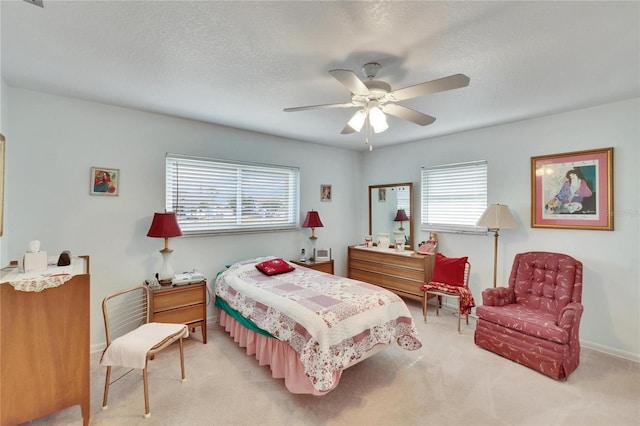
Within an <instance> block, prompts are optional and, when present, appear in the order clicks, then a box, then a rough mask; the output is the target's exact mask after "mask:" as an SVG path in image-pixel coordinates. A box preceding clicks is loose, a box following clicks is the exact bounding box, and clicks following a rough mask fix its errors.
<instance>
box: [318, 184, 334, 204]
mask: <svg viewBox="0 0 640 426" xmlns="http://www.w3.org/2000/svg"><path fill="white" fill-rule="evenodd" d="M320 201H331V185H320Z"/></svg>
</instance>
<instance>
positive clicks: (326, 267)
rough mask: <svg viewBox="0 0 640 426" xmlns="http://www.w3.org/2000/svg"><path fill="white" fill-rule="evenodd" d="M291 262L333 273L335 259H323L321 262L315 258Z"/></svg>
mask: <svg viewBox="0 0 640 426" xmlns="http://www.w3.org/2000/svg"><path fill="white" fill-rule="evenodd" d="M290 262H291V263H295V264H296V265H300V266H305V267H307V268H311V269H315V270H316V271H321V272H326V273H327V274H332V275H333V259H331V260H323V261H321V262H316V261H314V260H307V261H306V262H300V261H299V260H291V261H290Z"/></svg>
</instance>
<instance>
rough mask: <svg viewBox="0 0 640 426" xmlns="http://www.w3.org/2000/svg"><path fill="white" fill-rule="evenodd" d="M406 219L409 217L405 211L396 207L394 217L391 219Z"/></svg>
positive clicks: (402, 220) (395, 220)
mask: <svg viewBox="0 0 640 426" xmlns="http://www.w3.org/2000/svg"><path fill="white" fill-rule="evenodd" d="M406 220H409V218H408V217H407V212H405V211H404V209H398V212H397V213H396V218H395V219H393V221H394V222H404V221H406Z"/></svg>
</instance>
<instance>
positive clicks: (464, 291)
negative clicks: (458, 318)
mask: <svg viewBox="0 0 640 426" xmlns="http://www.w3.org/2000/svg"><path fill="white" fill-rule="evenodd" d="M420 290H422V291H427V290H437V291H442V292H444V293H451V294H456V295H460V314H461V315H467V314H470V313H471V308H473V307H474V306H476V302H475V301H474V300H473V295H472V294H471V290H469V287H462V286H458V285H449V284H445V283H439V282H437V281H429V282H428V283H425V284H422V286H420Z"/></svg>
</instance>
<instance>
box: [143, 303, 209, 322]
mask: <svg viewBox="0 0 640 426" xmlns="http://www.w3.org/2000/svg"><path fill="white" fill-rule="evenodd" d="M202 320H204V309H203V308H202V305H191V306H187V307H185V308H178V309H171V310H168V311H162V312H157V313H155V314H153V321H154V322H170V323H176V324H189V323H192V322H198V321H202Z"/></svg>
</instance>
